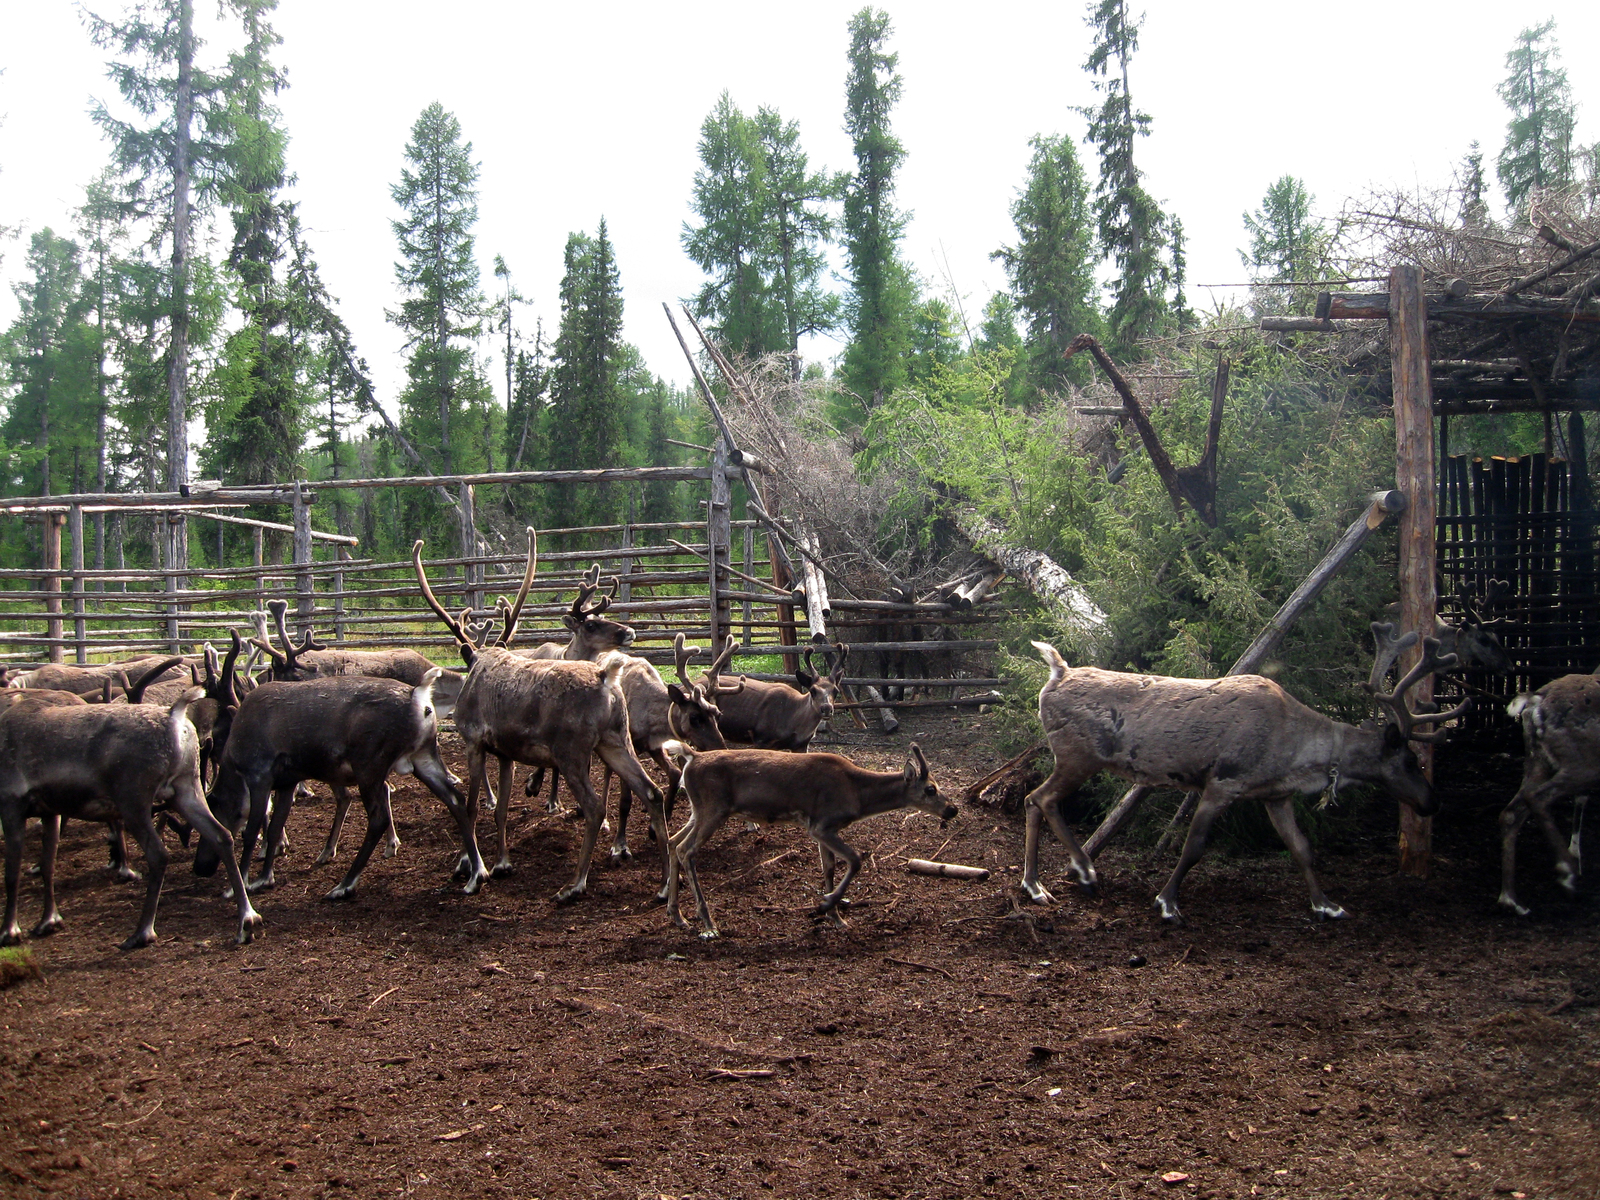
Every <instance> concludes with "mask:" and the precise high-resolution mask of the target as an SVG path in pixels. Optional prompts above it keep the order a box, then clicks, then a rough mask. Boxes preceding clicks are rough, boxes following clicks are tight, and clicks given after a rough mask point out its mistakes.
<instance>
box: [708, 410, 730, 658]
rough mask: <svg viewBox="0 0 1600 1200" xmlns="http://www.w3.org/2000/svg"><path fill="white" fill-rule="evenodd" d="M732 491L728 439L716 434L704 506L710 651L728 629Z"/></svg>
mask: <svg viewBox="0 0 1600 1200" xmlns="http://www.w3.org/2000/svg"><path fill="white" fill-rule="evenodd" d="M732 503H733V493H732V491H731V489H730V488H729V487H728V442H727V439H726V438H723V437H721V436H719V437H718V438H717V444H716V446H715V447H714V448H713V450H712V454H711V502H710V503H709V504H708V505H707V506H706V557H707V558H708V559H709V560H710V563H711V604H710V610H711V611H710V620H709V622H708V624H709V625H710V626H711V648H712V650H711V652H712V654H713V655H714V654H716V648H717V647H718V646H721V645H722V638H723V634H724V633H726V632H727V629H728V602H727V600H725V599H724V598H723V595H722V593H723V592H724V591H726V590H727V580H728V572H727V568H728V565H729V563H728V552H729V542H731V541H732V533H733V530H732V520H733V514H732V512H731V511H730V508H731V506H732Z"/></svg>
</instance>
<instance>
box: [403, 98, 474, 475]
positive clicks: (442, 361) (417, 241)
mask: <svg viewBox="0 0 1600 1200" xmlns="http://www.w3.org/2000/svg"><path fill="white" fill-rule="evenodd" d="M405 162H406V165H405V166H404V167H403V168H402V169H401V172H400V182H399V183H397V184H395V185H394V186H393V187H392V188H390V195H391V196H392V197H393V198H394V202H395V204H397V205H398V206H399V207H400V210H401V217H400V219H399V220H397V221H393V222H391V224H392V226H393V228H394V233H395V237H396V238H397V239H398V240H399V243H400V255H401V258H400V261H399V262H397V263H395V267H394V273H395V279H396V281H397V282H398V283H399V285H400V290H401V292H402V293H403V295H404V297H405V298H404V299H403V300H402V301H401V302H400V307H399V309H397V310H396V311H394V312H391V313H389V320H391V321H392V322H394V323H395V324H396V325H398V326H400V328H401V329H402V330H404V331H405V335H406V349H407V350H408V351H409V352H410V356H409V358H408V359H407V361H406V381H407V382H406V387H405V390H404V392H403V393H402V396H401V409H402V413H403V417H402V425H403V426H406V427H408V433H409V436H410V437H411V438H412V440H414V441H415V442H416V443H418V445H419V446H421V447H426V448H427V449H429V450H432V451H436V452H437V454H438V462H439V464H440V473H441V474H445V475H450V474H455V473H456V469H457V467H458V465H460V464H461V463H462V462H463V461H464V460H465V457H466V455H467V453H468V451H467V450H466V449H465V448H464V447H463V446H462V445H460V444H458V443H460V442H461V441H463V440H464V439H461V438H458V437H456V436H455V435H456V434H457V433H458V432H459V431H458V430H456V429H455V428H454V426H455V425H456V424H457V423H458V422H459V421H460V419H461V417H462V416H463V414H464V413H465V412H466V411H467V410H468V409H469V408H470V407H472V406H474V405H475V404H477V403H478V402H479V400H480V397H479V396H478V393H479V392H481V391H482V389H483V386H484V383H483V381H482V380H481V379H479V378H478V377H477V374H476V370H475V364H474V362H473V358H472V339H474V338H476V337H478V336H479V334H480V333H481V332H482V329H483V293H482V292H481V291H480V290H479V286H478V264H477V260H476V259H475V258H474V256H473V234H472V228H473V226H474V225H475V224H477V220H478V191H477V182H478V167H477V164H476V163H474V162H473V161H472V143H470V142H463V141H462V140H461V123H460V122H459V121H458V120H456V118H455V117H454V116H452V115H451V114H450V113H448V112H446V111H445V110H444V107H443V105H441V104H439V103H437V102H435V103H433V104H430V105H428V107H427V108H425V109H423V111H422V115H421V116H419V117H418V118H417V120H416V123H415V124H414V125H412V127H411V140H410V142H408V143H407V144H406V148H405Z"/></svg>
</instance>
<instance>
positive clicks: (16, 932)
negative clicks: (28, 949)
mask: <svg viewBox="0 0 1600 1200" xmlns="http://www.w3.org/2000/svg"><path fill="white" fill-rule="evenodd" d="M21 944H22V930H20V929H15V928H13V929H8V930H6V931H5V932H4V933H0V946H18V945H21Z"/></svg>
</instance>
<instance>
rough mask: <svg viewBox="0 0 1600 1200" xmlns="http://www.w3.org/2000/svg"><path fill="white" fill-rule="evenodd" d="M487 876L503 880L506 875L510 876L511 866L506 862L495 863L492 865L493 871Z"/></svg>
mask: <svg viewBox="0 0 1600 1200" xmlns="http://www.w3.org/2000/svg"><path fill="white" fill-rule="evenodd" d="M489 874H491V875H493V876H494V877H495V878H496V879H504V878H505V877H506V876H507V875H509V874H511V864H510V863H508V862H497V863H495V865H494V870H492V871H490V872H489Z"/></svg>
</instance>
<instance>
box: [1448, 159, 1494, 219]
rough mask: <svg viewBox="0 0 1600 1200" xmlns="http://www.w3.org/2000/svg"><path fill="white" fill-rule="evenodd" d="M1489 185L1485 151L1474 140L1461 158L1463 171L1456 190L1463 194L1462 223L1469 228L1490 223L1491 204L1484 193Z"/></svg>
mask: <svg viewBox="0 0 1600 1200" xmlns="http://www.w3.org/2000/svg"><path fill="white" fill-rule="evenodd" d="M1487 187H1488V185H1487V184H1486V183H1485V182H1484V178H1483V151H1482V150H1480V149H1478V143H1477V142H1473V143H1472V145H1471V146H1469V147H1468V148H1467V154H1466V157H1465V158H1463V159H1462V160H1461V173H1460V175H1459V177H1458V179H1457V182H1456V190H1457V191H1458V192H1459V193H1460V195H1461V223H1462V225H1464V226H1466V227H1467V228H1468V229H1481V228H1482V227H1483V226H1485V225H1486V224H1488V221H1489V206H1488V204H1487V203H1485V202H1484V198H1483V194H1484V192H1485V190H1487Z"/></svg>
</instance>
